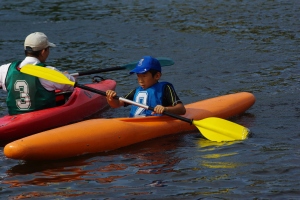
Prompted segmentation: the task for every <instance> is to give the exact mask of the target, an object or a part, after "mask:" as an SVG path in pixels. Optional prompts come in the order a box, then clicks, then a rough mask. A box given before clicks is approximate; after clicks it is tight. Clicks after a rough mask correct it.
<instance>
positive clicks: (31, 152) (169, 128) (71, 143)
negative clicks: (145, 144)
mask: <svg viewBox="0 0 300 200" xmlns="http://www.w3.org/2000/svg"><path fill="white" fill-rule="evenodd" d="M254 102H255V97H254V96H253V94H251V93H247V92H241V93H237V94H229V95H224V96H220V97H215V98H211V99H207V100H202V101H199V102H196V103H192V104H188V105H186V110H187V113H186V114H185V115H183V116H184V117H186V118H190V119H194V120H200V119H203V118H207V117H219V118H224V119H226V118H229V117H232V116H235V115H238V114H241V113H243V112H244V111H246V110H247V109H248V108H250V107H251V106H252V105H253V104H254ZM196 129H197V128H196V127H195V126H194V125H191V124H189V123H187V122H184V121H181V120H178V119H174V118H171V117H168V116H162V117H156V116H151V117H144V118H114V119H91V120H86V121H82V122H79V123H75V124H71V125H67V126H64V127H60V128H56V129H52V130H49V131H45V132H42V133H39V134H36V135H32V136H29V137H26V138H22V139H20V140H17V141H14V142H12V143H10V144H7V145H6V146H5V148H4V154H5V155H6V156H7V157H8V158H12V159H21V160H54V159H62V158H68V157H74V156H78V155H83V154H87V153H96V152H105V151H110V150H115V149H118V148H121V147H125V146H128V145H132V144H135V143H138V142H142V141H145V140H149V139H153V138H157V137H162V136H165V135H170V134H175V133H180V132H186V131H192V130H196Z"/></svg>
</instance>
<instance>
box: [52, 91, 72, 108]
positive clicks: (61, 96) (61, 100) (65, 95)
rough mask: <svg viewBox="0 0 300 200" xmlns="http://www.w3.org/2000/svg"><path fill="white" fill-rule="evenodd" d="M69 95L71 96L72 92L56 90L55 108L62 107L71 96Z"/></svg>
mask: <svg viewBox="0 0 300 200" xmlns="http://www.w3.org/2000/svg"><path fill="white" fill-rule="evenodd" d="M71 94H72V91H60V90H56V91H55V101H56V106H61V105H64V104H65V103H66V102H67V101H68V100H69V97H70V96H71Z"/></svg>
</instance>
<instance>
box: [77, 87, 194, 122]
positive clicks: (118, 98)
mask: <svg viewBox="0 0 300 200" xmlns="http://www.w3.org/2000/svg"><path fill="white" fill-rule="evenodd" d="M74 87H79V88H82V89H84V90H88V91H91V92H94V93H97V94H101V95H103V96H107V95H106V92H104V91H101V90H97V89H94V88H91V87H88V86H85V85H81V84H78V83H77V82H76V83H75V84H74ZM114 99H117V100H120V101H123V102H126V103H129V104H132V105H136V106H138V107H141V108H144V109H146V110H151V111H154V108H153V107H151V106H147V105H144V104H141V103H138V102H135V101H131V100H129V99H125V98H123V97H118V96H114ZM163 114H164V115H167V116H169V117H173V118H176V119H179V120H182V121H185V122H187V123H189V124H193V120H191V119H188V118H185V117H181V116H179V115H175V114H173V113H170V112H163Z"/></svg>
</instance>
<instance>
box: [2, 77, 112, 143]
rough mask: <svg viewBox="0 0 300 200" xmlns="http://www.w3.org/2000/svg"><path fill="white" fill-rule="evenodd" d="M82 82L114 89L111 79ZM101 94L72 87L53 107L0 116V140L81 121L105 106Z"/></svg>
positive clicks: (7, 140)
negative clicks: (64, 98)
mask: <svg viewBox="0 0 300 200" xmlns="http://www.w3.org/2000/svg"><path fill="white" fill-rule="evenodd" d="M86 86H89V87H92V88H95V89H98V90H104V91H106V90H108V89H115V87H116V82H115V81H114V80H102V81H100V82H99V83H93V84H87V85H86ZM107 106H108V104H107V101H106V98H105V97H104V96H101V95H99V94H95V93H92V92H89V91H86V90H82V89H80V88H74V91H73V93H72V95H71V96H70V97H69V99H68V101H67V102H66V103H65V104H64V105H61V106H57V107H54V108H49V109H44V110H39V111H34V112H29V113H24V114H19V115H6V116H4V117H2V118H0V142H1V144H2V145H3V144H7V143H8V142H11V141H13V140H17V139H20V138H23V137H26V136H29V135H32V134H35V133H39V132H42V131H45V130H49V129H52V128H56V127H59V126H64V125H67V124H70V123H74V122H78V121H81V120H83V119H85V118H87V117H89V116H91V115H93V114H95V113H97V112H99V111H100V110H102V109H104V108H105V107H107Z"/></svg>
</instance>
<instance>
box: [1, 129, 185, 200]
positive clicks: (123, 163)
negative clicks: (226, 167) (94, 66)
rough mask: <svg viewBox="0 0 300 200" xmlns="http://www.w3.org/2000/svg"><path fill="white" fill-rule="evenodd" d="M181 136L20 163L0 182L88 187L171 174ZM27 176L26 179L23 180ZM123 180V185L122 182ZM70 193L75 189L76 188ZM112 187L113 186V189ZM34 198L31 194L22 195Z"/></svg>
mask: <svg viewBox="0 0 300 200" xmlns="http://www.w3.org/2000/svg"><path fill="white" fill-rule="evenodd" d="M180 137H181V136H180V135H175V136H171V137H166V138H159V139H157V140H152V141H146V142H143V143H139V144H136V145H132V146H130V147H126V148H123V149H119V150H116V151H112V152H107V153H99V154H94V155H86V156H80V157H78V158H72V159H65V160H59V161H51V162H23V163H20V164H18V165H16V166H14V167H12V168H10V169H9V170H7V172H6V174H7V177H6V178H5V180H3V181H2V183H3V184H8V185H9V187H10V188H14V187H24V186H26V185H27V186H28V185H31V186H49V185H52V186H53V185H55V184H59V185H63V183H66V184H68V183H71V182H74V181H76V182H78V181H79V182H88V183H90V184H100V185H102V184H110V183H113V182H114V183H115V184H118V185H119V184H120V185H119V186H120V187H121V186H122V187H126V184H124V185H123V184H122V181H121V180H122V179H123V182H126V181H132V180H131V179H130V180H126V179H127V178H128V177H131V176H132V175H133V174H161V173H170V172H174V171H176V170H174V166H175V165H176V164H177V163H178V162H180V161H181V158H180V157H178V156H176V148H177V147H178V145H180ZM24 175H26V176H24ZM125 180H126V181H125ZM149 186H150V187H163V186H165V184H164V181H163V180H155V181H152V182H151V183H149ZM73 187H74V186H71V188H70V189H76V186H75V187H74V188H73ZM114 187H115V186H114ZM22 195H25V196H28V195H37V193H34V194H22Z"/></svg>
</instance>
